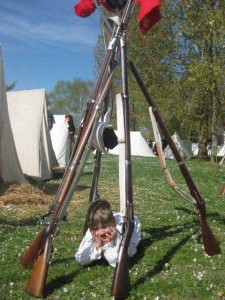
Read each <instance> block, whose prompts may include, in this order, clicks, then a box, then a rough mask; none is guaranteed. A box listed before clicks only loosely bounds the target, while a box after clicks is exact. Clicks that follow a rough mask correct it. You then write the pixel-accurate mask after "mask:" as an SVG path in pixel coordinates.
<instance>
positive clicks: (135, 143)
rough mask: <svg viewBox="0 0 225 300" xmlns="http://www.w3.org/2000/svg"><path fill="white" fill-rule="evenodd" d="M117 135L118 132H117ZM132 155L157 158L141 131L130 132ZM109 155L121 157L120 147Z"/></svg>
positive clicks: (110, 151)
mask: <svg viewBox="0 0 225 300" xmlns="http://www.w3.org/2000/svg"><path fill="white" fill-rule="evenodd" d="M115 133H116V135H117V131H116V130H115ZM130 143H131V155H132V156H145V157H156V156H155V154H154V153H153V151H152V149H151V148H150V147H149V146H148V144H147V142H146V141H145V139H144V138H143V136H142V134H141V132H140V131H131V132H130ZM109 154H114V155H119V150H118V146H116V147H115V148H114V149H112V150H109Z"/></svg>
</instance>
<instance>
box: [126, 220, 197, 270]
mask: <svg viewBox="0 0 225 300" xmlns="http://www.w3.org/2000/svg"><path fill="white" fill-rule="evenodd" d="M193 223H194V226H198V225H199V224H198V222H196V221H195V220H194V221H193V222H190V223H185V224H182V225H176V226H161V227H154V228H149V229H143V230H142V233H145V234H147V235H150V237H149V238H142V239H141V241H140V244H139V245H138V255H135V256H134V257H133V258H132V259H131V262H130V266H131V268H132V266H133V265H135V264H137V263H138V262H139V261H140V260H141V259H142V258H143V257H144V256H145V251H146V250H147V249H148V248H149V247H150V246H151V245H152V244H153V243H154V242H155V241H160V240H164V239H166V238H167V237H171V236H174V235H177V234H178V233H181V232H185V231H186V230H187V229H190V228H191V227H193ZM175 227H178V228H175ZM196 231H197V229H196ZM200 238H201V235H200V236H199V242H200Z"/></svg>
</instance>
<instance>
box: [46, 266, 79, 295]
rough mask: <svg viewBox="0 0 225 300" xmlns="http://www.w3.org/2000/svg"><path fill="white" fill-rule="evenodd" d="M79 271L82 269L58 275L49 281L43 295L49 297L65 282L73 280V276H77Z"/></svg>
mask: <svg viewBox="0 0 225 300" xmlns="http://www.w3.org/2000/svg"><path fill="white" fill-rule="evenodd" d="M79 272H80V269H79V270H76V271H74V272H71V273H69V274H66V275H62V276H58V277H57V278H56V279H54V280H52V281H50V282H49V283H47V285H46V286H45V290H44V293H43V297H44V298H46V297H48V296H49V295H51V294H52V293H53V292H54V291H55V290H57V289H60V288H61V287H63V286H64V285H65V284H68V283H70V282H72V280H73V278H74V277H75V276H77V274H78V273H79Z"/></svg>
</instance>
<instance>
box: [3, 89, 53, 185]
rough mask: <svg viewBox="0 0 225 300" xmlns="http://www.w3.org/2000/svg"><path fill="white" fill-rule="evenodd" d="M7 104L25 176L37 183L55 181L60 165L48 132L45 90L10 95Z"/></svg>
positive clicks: (8, 94) (10, 93) (9, 93)
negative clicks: (55, 169)
mask: <svg viewBox="0 0 225 300" xmlns="http://www.w3.org/2000/svg"><path fill="white" fill-rule="evenodd" d="M7 101H8V109H9V117H10V120H11V124H12V131H13V136H14V140H15V145H16V151H17V154H18V158H19V161H20V165H21V168H22V171H23V174H26V175H28V176H30V177H32V178H33V179H36V180H46V179H51V178H52V168H53V167H56V166H58V163H57V160H56V157H55V154H54V151H53V148H52V143H51V138H50V133H49V129H48V120H47V108H46V97H45V89H35V90H24V91H17V92H8V93H7Z"/></svg>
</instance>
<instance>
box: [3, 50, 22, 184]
mask: <svg viewBox="0 0 225 300" xmlns="http://www.w3.org/2000/svg"><path fill="white" fill-rule="evenodd" d="M0 178H1V179H2V180H3V181H5V182H24V183H27V180H26V179H25V177H24V175H23V173H22V169H21V166H20V163H19V160H18V156H17V153H16V147H15V143H14V139H13V134H12V128H11V124H10V119H9V113H8V104H7V98H6V89H5V78H4V69H3V62H2V53H1V45H0Z"/></svg>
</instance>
